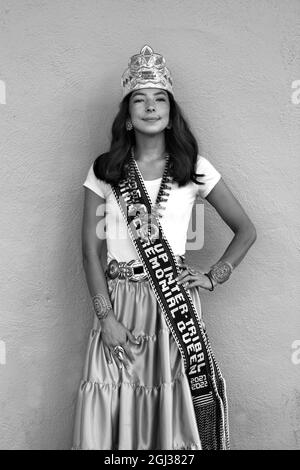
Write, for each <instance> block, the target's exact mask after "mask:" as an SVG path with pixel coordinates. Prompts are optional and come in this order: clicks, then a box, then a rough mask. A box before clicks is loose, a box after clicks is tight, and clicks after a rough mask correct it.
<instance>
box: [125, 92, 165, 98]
mask: <svg viewBox="0 0 300 470" xmlns="http://www.w3.org/2000/svg"><path fill="white" fill-rule="evenodd" d="M137 95H143V96H146V94H145V93H142V92H141V91H137V92H136V93H135V94H133V95H132V97H134V96H137ZM154 95H166V93H165V92H164V91H157V92H156V93H154Z"/></svg>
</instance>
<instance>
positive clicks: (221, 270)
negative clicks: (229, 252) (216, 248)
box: [208, 261, 233, 284]
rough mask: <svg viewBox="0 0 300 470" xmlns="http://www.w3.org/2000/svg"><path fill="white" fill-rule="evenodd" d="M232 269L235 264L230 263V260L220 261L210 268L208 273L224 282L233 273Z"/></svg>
mask: <svg viewBox="0 0 300 470" xmlns="http://www.w3.org/2000/svg"><path fill="white" fill-rule="evenodd" d="M232 271H233V266H232V264H231V263H229V261H218V262H217V263H216V264H214V265H213V266H212V267H211V268H210V271H209V272H208V274H209V276H210V277H212V279H214V281H216V282H217V283H218V284H223V282H225V281H227V280H228V279H229V277H230V276H231V274H232Z"/></svg>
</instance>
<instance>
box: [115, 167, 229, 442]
mask: <svg viewBox="0 0 300 470" xmlns="http://www.w3.org/2000/svg"><path fill="white" fill-rule="evenodd" d="M135 174H136V179H135V189H136V190H137V195H138V202H137V203H135V204H132V203H131V191H132V189H131V188H130V186H129V185H128V181H127V179H123V180H122V181H120V182H119V184H118V185H114V186H112V191H113V194H114V196H115V198H116V200H117V203H118V205H119V207H120V210H121V213H122V215H123V217H124V219H125V221H126V224H127V228H128V231H129V235H130V237H131V240H132V242H133V244H134V246H135V248H136V250H137V253H138V254H139V257H140V260H141V262H142V263H143V266H144V269H145V272H146V273H147V276H148V279H149V282H150V284H151V287H152V289H153V291H154V293H155V296H156V299H157V301H158V303H159V305H160V307H161V309H162V312H163V314H164V317H165V320H166V323H167V325H168V327H169V329H170V331H171V333H172V335H173V338H174V340H175V341H176V344H177V346H178V348H179V351H180V353H181V356H182V359H183V362H184V367H185V370H186V374H187V377H188V381H189V386H190V391H191V395H192V400H193V405H194V410H195V416H196V421H197V426H198V431H199V437H200V441H201V446H202V449H203V450H227V449H229V429H228V414H227V398H226V385H225V381H224V379H223V377H222V374H221V371H220V369H219V366H218V364H217V362H216V360H215V358H214V355H213V352H212V349H211V346H210V343H209V339H208V337H207V335H206V332H205V331H204V330H203V326H202V323H201V321H200V320H199V317H198V314H197V312H196V310H195V306H194V304H193V301H192V298H191V296H190V293H189V292H188V291H187V290H186V289H185V288H184V286H183V284H181V285H180V284H178V283H177V281H175V278H176V277H177V276H178V274H179V272H180V271H179V265H178V263H177V260H176V257H175V256H174V253H173V251H172V249H171V247H170V245H169V242H168V240H167V239H166V237H165V235H164V233H163V230H162V227H161V225H160V223H159V220H158V217H157V216H156V215H155V214H153V213H151V200H150V198H149V195H148V192H147V190H146V188H145V185H144V182H143V180H142V178H141V176H140V175H139V172H138V171H137V170H136V169H135Z"/></svg>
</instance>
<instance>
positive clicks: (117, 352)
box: [113, 345, 125, 359]
mask: <svg viewBox="0 0 300 470" xmlns="http://www.w3.org/2000/svg"><path fill="white" fill-rule="evenodd" d="M113 352H114V354H115V355H116V356H117V357H118V359H123V354H124V352H125V351H124V349H123V348H122V346H119V345H117V346H115V347H114V349H113Z"/></svg>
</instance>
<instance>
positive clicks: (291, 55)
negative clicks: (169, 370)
mask: <svg viewBox="0 0 300 470" xmlns="http://www.w3.org/2000/svg"><path fill="white" fill-rule="evenodd" d="M299 26H300V2H299V1H297V0H289V1H281V0H274V1H266V0H252V1H251V2H247V1H246V0H245V1H242V0H240V1H239V0H231V1H220V0H218V1H209V0H206V1H204V0H201V1H199V0H198V1H196V0H194V1H191V0H185V1H175V0H172V1H158V0H153V1H150V0H145V1H134V0H126V1H121V0H86V1H83V0H81V1H79V0H63V1H60V0H35V1H33V0H22V1H20V0H14V1H9V0H0V50H1V61H0V80H1V82H0V83H1V86H0V93H1V96H0V116H1V124H0V133H1V134H0V148H1V153H0V155H1V175H2V176H1V185H0V191H1V238H0V243H1V265H0V286H1V318H0V346H1V347H0V381H1V385H0V416H1V418H0V419H1V423H0V448H1V449H69V448H70V447H71V443H72V432H73V418H74V405H75V400H76V396H77V389H78V386H79V381H80V378H81V374H82V367H83V361H84V355H85V351H86V346H87V338H88V334H89V329H90V328H91V326H92V320H93V309H92V305H91V302H90V298H89V294H88V289H87V285H86V281H85V276H84V271H83V267H82V262H81V238H80V237H81V217H82V208H83V187H82V183H83V181H84V179H85V177H86V174H87V171H88V168H89V166H90V165H91V163H92V162H93V160H94V159H95V158H96V157H97V156H98V155H99V154H100V153H102V152H104V151H106V150H107V149H108V146H109V142H110V129H111V123H112V120H113V118H114V116H115V114H116V112H117V110H118V104H119V101H120V100H121V88H120V77H121V74H122V73H123V71H124V69H125V68H126V67H127V62H128V60H129V57H130V56H131V55H133V54H135V53H138V52H139V51H140V49H141V47H142V46H143V45H144V44H149V45H151V46H152V47H153V49H154V50H155V51H157V52H160V53H162V54H163V55H164V56H165V57H166V60H167V65H168V67H169V68H170V70H171V72H172V75H173V79H174V91H175V96H176V98H177V101H178V103H179V104H180V105H181V107H182V109H183V111H184V112H185V115H186V117H187V119H188V120H189V122H190V125H191V128H192V130H193V132H194V133H195V136H196V137H197V139H198V143H199V148H200V151H201V154H202V155H204V156H206V157H207V158H208V159H209V160H210V161H211V163H212V164H213V165H214V166H215V167H216V168H217V169H218V170H219V171H220V173H221V174H222V176H223V178H224V180H225V182H226V183H227V184H228V186H229V187H230V189H231V190H232V192H233V193H234V195H235V196H236V197H237V198H238V200H239V201H240V203H241V204H242V206H243V207H244V209H245V211H246V212H247V214H248V215H249V217H250V219H251V220H252V221H253V223H254V225H255V226H256V229H257V235H258V238H257V240H256V243H255V244H254V245H253V247H252V248H251V249H250V251H249V252H248V254H247V255H246V257H245V258H244V260H243V261H242V262H241V264H240V265H239V266H238V267H237V269H236V270H235V272H234V274H233V275H232V277H231V279H230V280H229V281H228V282H227V283H225V284H223V285H222V286H219V287H218V289H216V290H215V291H214V292H213V293H211V292H205V293H204V294H203V299H202V307H203V311H204V318H205V321H206V325H207V329H208V334H209V336H210V339H211V343H212V346H213V349H214V351H215V355H216V357H217V359H218V362H219V364H220V367H221V369H222V371H223V374H224V376H225V378H226V381H227V391H228V397H229V414H230V431H231V447H232V449H296V448H297V449H300V381H299V373H300V364H299V362H300V357H299V356H300V354H298V353H297V349H293V347H294V348H297V347H298V348H300V346H299V345H300V342H299V343H297V342H295V341H296V340H300V325H299V283H297V281H296V280H298V277H299V250H300V245H299V236H300V226H299V218H298V214H299V154H300V138H299V124H300V96H299V95H300V93H298V94H297V89H296V88H293V86H294V87H298V88H299V87H300V83H299V82H298V84H297V82H296V81H297V80H300V67H299V65H300V36H299ZM293 84H294V85H293ZM232 236H233V233H232V232H231V230H230V229H229V228H228V227H227V226H226V224H225V223H224V222H223V221H222V219H221V218H220V217H219V215H218V214H217V212H216V211H215V210H214V209H213V208H212V206H210V205H209V204H208V203H207V202H205V245H204V248H203V249H201V250H198V251H197V252H194V251H189V253H188V260H190V261H192V262H193V264H198V265H199V266H201V267H203V268H204V269H207V268H209V267H210V266H211V264H213V263H214V262H216V261H217V260H218V259H219V258H220V256H221V255H222V254H223V252H224V251H225V249H226V247H227V245H228V244H229V242H230V240H231V238H232ZM297 345H298V346H297Z"/></svg>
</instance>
